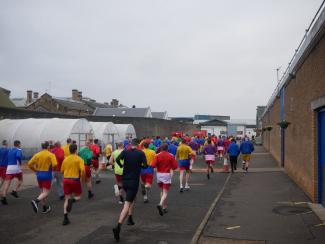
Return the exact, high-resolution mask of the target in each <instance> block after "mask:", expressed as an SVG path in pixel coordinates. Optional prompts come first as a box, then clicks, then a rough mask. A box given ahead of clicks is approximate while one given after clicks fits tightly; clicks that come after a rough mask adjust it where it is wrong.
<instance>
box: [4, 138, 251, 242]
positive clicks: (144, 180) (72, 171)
mask: <svg viewBox="0 0 325 244" xmlns="http://www.w3.org/2000/svg"><path fill="white" fill-rule="evenodd" d="M41 147H42V150H41V151H40V152H38V153H36V154H35V155H34V156H33V157H32V158H31V159H30V160H29V161H28V167H29V168H30V169H31V170H33V171H34V172H35V174H36V178H37V181H38V186H39V188H40V189H41V193H40V194H39V195H38V196H37V197H35V199H33V200H31V205H32V209H33V211H34V212H35V213H38V212H39V209H40V208H41V211H42V213H48V212H49V211H51V207H50V205H49V204H47V201H46V199H47V197H48V195H49V193H50V189H51V186H52V182H55V184H56V188H57V192H58V197H59V198H60V199H61V200H64V204H63V212H64V218H63V225H67V224H69V223H70V220H69V218H68V214H69V213H70V212H71V210H72V206H73V204H74V203H75V202H77V201H79V200H80V198H81V193H82V186H81V182H85V183H86V187H87V190H88V198H89V199H91V198H93V196H94V193H93V186H92V171H93V175H95V179H94V182H95V183H96V184H99V183H100V182H101V180H100V178H99V168H100V167H99V166H100V163H99V161H100V158H105V159H106V162H107V163H106V165H105V167H112V169H113V170H114V174H115V185H114V191H115V195H116V197H117V199H118V202H119V203H120V204H124V205H123V208H122V211H121V213H120V217H119V219H118V223H117V225H116V227H114V228H113V234H114V238H115V239H116V240H117V241H118V240H119V239H120V231H121V226H122V224H123V223H124V221H125V220H126V219H127V224H128V225H134V220H133V217H132V216H133V212H134V202H135V199H136V195H137V192H138V188H139V187H141V193H142V195H143V201H144V203H148V202H149V193H150V190H151V187H152V184H153V179H154V173H155V172H156V180H157V184H158V187H159V188H160V191H161V192H160V201H159V203H158V204H157V210H158V213H159V215H161V216H163V215H164V214H166V213H168V210H167V198H168V191H169V189H170V186H171V184H172V177H173V172H174V171H175V170H176V169H179V191H180V193H183V192H184V191H188V190H189V189H190V185H189V178H190V173H191V170H192V167H193V164H194V161H195V159H196V157H197V156H198V155H201V154H202V155H203V157H204V159H205V162H206V164H207V178H208V179H210V173H212V172H213V165H214V163H215V161H216V158H217V159H218V158H219V159H221V160H222V159H224V160H226V159H227V158H228V159H229V160H230V163H231V169H232V172H234V170H236V167H237V158H238V155H239V154H240V153H242V158H243V169H244V170H246V171H247V170H248V164H249V161H250V154H251V153H252V152H253V151H254V146H253V144H252V143H251V142H250V140H249V139H248V138H247V137H245V138H244V140H243V141H242V142H241V144H240V146H239V145H238V144H237V141H236V140H235V139H234V138H227V137H216V136H208V137H206V138H205V137H192V138H190V137H189V136H184V137H182V138H179V137H172V138H165V139H161V138H160V137H159V136H157V137H154V138H149V137H145V138H142V140H138V139H132V140H131V139H126V140H125V141H123V142H121V143H118V144H117V148H116V149H115V150H113V147H112V145H110V144H108V145H106V146H105V147H102V146H101V145H100V142H99V141H98V140H97V139H95V140H88V141H86V143H85V145H84V146H83V147H82V148H80V149H78V147H77V144H76V142H75V141H72V140H71V139H70V138H69V139H67V144H66V145H64V146H61V144H60V142H54V143H53V142H51V141H45V142H43V143H42V144H41ZM21 163H22V151H21V149H20V142H19V141H15V142H14V147H12V148H9V147H8V145H7V142H6V141H3V142H2V147H1V149H0V180H1V182H0V184H1V185H0V187H1V186H2V185H3V186H2V198H1V203H2V204H3V205H7V204H8V202H7V198H6V196H7V193H8V189H9V187H10V184H11V181H12V180H13V179H14V178H17V184H16V185H15V187H14V188H13V190H12V192H11V195H12V196H14V197H16V198H18V197H19V196H18V190H19V187H20V186H21V184H22V180H23V176H22V170H21V168H20V166H21Z"/></svg>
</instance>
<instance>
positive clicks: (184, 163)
mask: <svg viewBox="0 0 325 244" xmlns="http://www.w3.org/2000/svg"><path fill="white" fill-rule="evenodd" d="M193 154H194V153H193V151H192V149H191V147H190V146H188V145H187V144H186V141H185V140H182V143H181V144H180V145H179V147H178V148H177V152H176V158H177V159H178V166H179V182H180V192H183V191H184V188H183V178H184V171H185V190H186V191H187V190H189V189H190V186H189V184H188V180H189V178H190V159H191V156H192V155H193Z"/></svg>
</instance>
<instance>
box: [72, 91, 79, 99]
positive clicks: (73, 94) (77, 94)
mask: <svg viewBox="0 0 325 244" xmlns="http://www.w3.org/2000/svg"><path fill="white" fill-rule="evenodd" d="M78 96H79V92H78V90H77V89H73V90H72V100H76V101H77V100H78Z"/></svg>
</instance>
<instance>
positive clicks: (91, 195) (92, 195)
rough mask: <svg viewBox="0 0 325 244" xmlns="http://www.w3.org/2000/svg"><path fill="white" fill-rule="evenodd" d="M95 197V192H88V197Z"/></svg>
mask: <svg viewBox="0 0 325 244" xmlns="http://www.w3.org/2000/svg"><path fill="white" fill-rule="evenodd" d="M93 197H94V193H92V192H91V191H89V192H88V199H91V198H93Z"/></svg>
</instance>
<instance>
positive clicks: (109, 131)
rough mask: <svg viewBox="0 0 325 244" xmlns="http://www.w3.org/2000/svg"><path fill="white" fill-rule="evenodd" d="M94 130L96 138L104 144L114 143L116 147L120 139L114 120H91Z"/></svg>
mask: <svg viewBox="0 0 325 244" xmlns="http://www.w3.org/2000/svg"><path fill="white" fill-rule="evenodd" d="M90 125H91V127H92V128H93V130H94V138H96V139H99V140H100V141H101V142H102V143H103V144H105V145H107V144H112V146H113V147H114V145H115V143H116V141H117V140H118V131H117V128H116V126H115V125H114V124H113V123H112V122H90Z"/></svg>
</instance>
